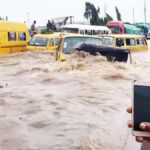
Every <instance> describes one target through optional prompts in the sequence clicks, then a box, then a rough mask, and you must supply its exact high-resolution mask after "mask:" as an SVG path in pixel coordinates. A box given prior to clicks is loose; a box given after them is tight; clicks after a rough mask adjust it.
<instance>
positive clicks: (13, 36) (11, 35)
mask: <svg viewBox="0 0 150 150" xmlns="http://www.w3.org/2000/svg"><path fill="white" fill-rule="evenodd" d="M8 41H16V32H8Z"/></svg>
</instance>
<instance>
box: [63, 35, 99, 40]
mask: <svg viewBox="0 0 150 150" xmlns="http://www.w3.org/2000/svg"><path fill="white" fill-rule="evenodd" d="M62 37H63V38H67V37H87V38H99V39H101V37H98V36H93V35H92V36H91V35H83V34H66V35H63V36H62Z"/></svg>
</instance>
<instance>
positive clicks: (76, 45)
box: [56, 35, 130, 62]
mask: <svg viewBox="0 0 150 150" xmlns="http://www.w3.org/2000/svg"><path fill="white" fill-rule="evenodd" d="M74 51H84V52H87V53H89V54H91V55H103V56H106V57H107V59H108V60H110V61H119V62H126V61H127V60H128V55H129V54H130V50H128V49H122V48H114V47H109V46H103V45H102V38H101V37H96V36H87V35H86V36H85V35H65V36H62V37H61V40H60V45H59V47H58V50H57V53H56V54H57V55H56V60H62V61H64V60H66V58H67V57H68V56H69V55H68V54H71V53H72V52H74Z"/></svg>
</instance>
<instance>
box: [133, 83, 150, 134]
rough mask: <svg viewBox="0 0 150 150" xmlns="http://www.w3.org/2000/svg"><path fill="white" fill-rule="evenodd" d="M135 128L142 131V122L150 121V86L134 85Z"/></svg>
mask: <svg viewBox="0 0 150 150" xmlns="http://www.w3.org/2000/svg"><path fill="white" fill-rule="evenodd" d="M133 115H134V116H133V118H134V130H135V131H141V129H140V127H139V126H140V123H142V122H150V86H143V85H134V112H133Z"/></svg>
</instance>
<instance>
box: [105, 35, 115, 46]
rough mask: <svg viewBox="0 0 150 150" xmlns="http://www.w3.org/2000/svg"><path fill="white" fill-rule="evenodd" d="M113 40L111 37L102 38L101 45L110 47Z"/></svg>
mask: <svg viewBox="0 0 150 150" xmlns="http://www.w3.org/2000/svg"><path fill="white" fill-rule="evenodd" d="M112 42H113V38H112V37H104V38H103V44H104V45H106V46H112Z"/></svg>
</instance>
